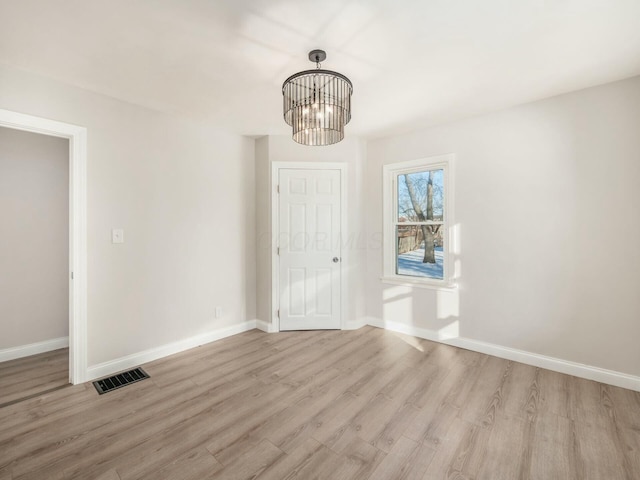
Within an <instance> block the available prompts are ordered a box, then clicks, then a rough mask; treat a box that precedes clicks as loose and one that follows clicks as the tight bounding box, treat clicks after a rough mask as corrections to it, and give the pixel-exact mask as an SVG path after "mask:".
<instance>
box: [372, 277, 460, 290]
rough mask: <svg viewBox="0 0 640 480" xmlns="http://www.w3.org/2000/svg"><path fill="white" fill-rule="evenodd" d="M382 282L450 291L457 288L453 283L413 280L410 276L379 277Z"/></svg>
mask: <svg viewBox="0 0 640 480" xmlns="http://www.w3.org/2000/svg"><path fill="white" fill-rule="evenodd" d="M380 280H381V281H382V283H387V284H389V285H400V286H404V287H416V288H426V289H429V290H445V291H452V290H457V289H458V285H457V284H455V283H451V284H449V283H432V282H428V281H424V280H413V279H410V278H402V277H396V276H394V277H380Z"/></svg>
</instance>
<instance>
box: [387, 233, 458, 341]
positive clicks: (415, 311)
mask: <svg viewBox="0 0 640 480" xmlns="http://www.w3.org/2000/svg"><path fill="white" fill-rule="evenodd" d="M460 230H461V229H460V224H456V225H453V226H452V227H450V229H449V252H450V263H449V265H450V268H451V269H452V280H453V283H454V284H456V287H455V288H450V289H449V288H447V289H445V288H441V289H437V288H434V289H430V288H422V287H411V286H404V285H383V287H382V312H381V313H382V319H381V325H380V326H384V327H385V328H389V329H390V330H394V331H398V332H401V333H406V334H409V335H417V336H420V337H423V338H428V339H431V340H437V341H445V340H449V339H452V338H458V337H460V322H459V317H460V289H459V286H458V282H459V280H460V278H461V274H462V263H461V259H460V251H461V249H460V245H461V243H460ZM414 346H415V345H414Z"/></svg>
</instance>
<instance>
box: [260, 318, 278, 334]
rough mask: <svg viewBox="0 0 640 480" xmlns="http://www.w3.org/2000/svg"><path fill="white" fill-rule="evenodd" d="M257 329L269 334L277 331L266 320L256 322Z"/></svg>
mask: <svg viewBox="0 0 640 480" xmlns="http://www.w3.org/2000/svg"><path fill="white" fill-rule="evenodd" d="M256 328H257V329H258V330H262V331H263V332H267V333H274V332H275V331H276V330H275V328H274V327H273V325H272V324H270V323H268V322H265V321H264V320H256Z"/></svg>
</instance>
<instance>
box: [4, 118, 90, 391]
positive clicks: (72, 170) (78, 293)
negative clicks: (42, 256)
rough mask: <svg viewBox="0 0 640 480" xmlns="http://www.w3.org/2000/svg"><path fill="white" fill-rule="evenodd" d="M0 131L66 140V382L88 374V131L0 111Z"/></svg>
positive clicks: (79, 380) (73, 382)
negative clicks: (67, 212)
mask: <svg viewBox="0 0 640 480" xmlns="http://www.w3.org/2000/svg"><path fill="white" fill-rule="evenodd" d="M0 127H6V128H13V129H16V130H24V131H27V132H33V133H40V134H43V135H50V136H54V137H62V138H68V139H69V382H71V383H72V384H74V385H75V384H78V383H82V382H84V381H85V379H86V374H87V129H86V128H84V127H79V126H77V125H71V124H69V123H62V122H58V121H55V120H49V119H47V118H41V117H34V116H32V115H25V114H23V113H17V112H12V111H9V110H3V109H0Z"/></svg>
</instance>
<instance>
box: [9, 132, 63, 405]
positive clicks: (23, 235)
mask: <svg viewBox="0 0 640 480" xmlns="http://www.w3.org/2000/svg"><path fill="white" fill-rule="evenodd" d="M69 168H70V165H69V140H68V139H66V138H60V137H54V136H49V135H43V134H38V133H32V132H27V131H22V130H17V129H12V128H5V127H0V219H1V225H2V226H1V229H2V235H0V407H1V406H3V405H7V404H11V403H15V402H17V401H20V400H21V399H24V398H30V397H32V396H35V395H38V394H41V393H44V392H46V391H50V390H54V389H58V388H62V387H64V386H65V385H68V384H69V349H68V345H69V299H70V295H69V263H70V262H69V245H70V242H69V232H70V218H69V212H70V209H69V198H70V194H69V192H70V188H69V187H70V185H69V178H70V175H69Z"/></svg>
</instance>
